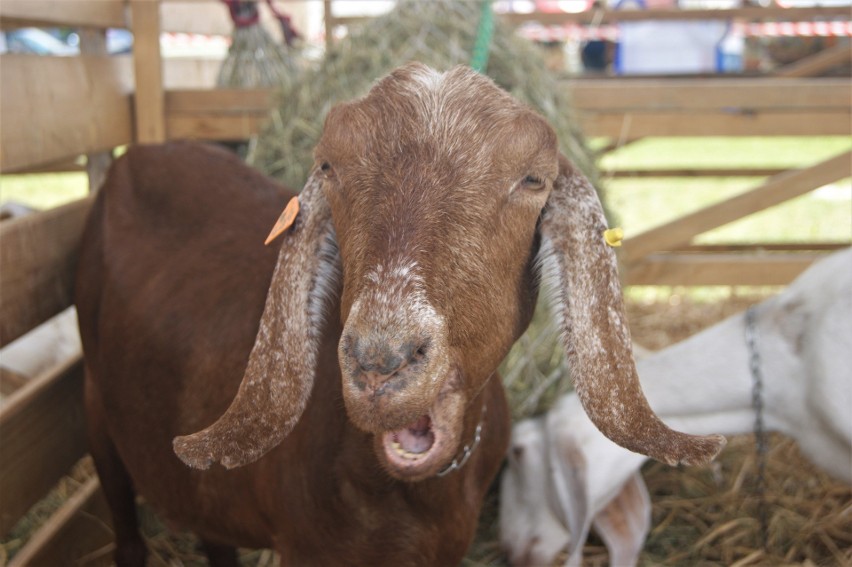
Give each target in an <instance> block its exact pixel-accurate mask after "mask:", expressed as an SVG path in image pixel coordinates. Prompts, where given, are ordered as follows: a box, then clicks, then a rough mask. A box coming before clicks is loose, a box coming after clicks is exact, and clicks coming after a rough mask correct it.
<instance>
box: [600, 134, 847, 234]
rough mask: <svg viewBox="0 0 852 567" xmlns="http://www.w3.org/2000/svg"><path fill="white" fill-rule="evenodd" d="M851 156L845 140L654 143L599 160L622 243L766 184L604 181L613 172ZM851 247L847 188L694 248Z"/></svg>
mask: <svg viewBox="0 0 852 567" xmlns="http://www.w3.org/2000/svg"><path fill="white" fill-rule="evenodd" d="M850 148H852V140H850V139H849V138H846V137H827V138H787V137H779V138H712V137H711V138H681V139H678V138H656V139H653V140H640V141H638V142H635V143H634V144H630V145H628V146H625V147H624V148H621V149H620V150H618V151H616V152H613V153H612V154H610V155H607V156H606V157H605V158H604V159H603V160H601V169H602V172H603V175H602V179H603V180H604V181H603V183H604V190H605V194H606V199H607V203H608V205H609V207H610V208H611V209H612V210H613V211H614V213H615V215H616V216H617V217H618V219H619V222H620V223H621V224H622V226H623V228H624V230H625V234H626V236H627V237H628V238H629V237H630V236H631V235H636V234H639V233H641V232H643V231H645V230H648V229H649V228H652V227H655V226H658V225H661V224H664V223H666V222H668V221H671V220H674V219H676V218H678V217H680V216H682V215H684V214H687V213H690V212H693V211H697V210H699V209H701V208H703V207H706V206H708V205H711V204H713V203H717V202H719V201H722V200H724V199H727V198H730V197H732V196H734V195H737V194H740V193H743V192H745V191H747V190H749V189H751V188H753V187H757V186H758V185H760V184H761V183H762V182H763V179H761V178H696V177H693V178H661V179H647V178H642V179H623V178H622V179H607V177H606V171H608V170H612V169H643V168H645V169H657V168H673V169H677V168H713V167H725V168H732V167H807V166H809V165H813V164H815V163H819V162H820V161H822V160H825V159H827V158H830V157H833V156H835V155H837V154H839V153H841V152H843V151H848V150H849V149H850ZM850 239H852V186H850V183H849V180H848V179H847V180H843V181H839V182H837V183H835V184H833V185H832V186H829V187H828V188H825V189H822V190H819V191H815V192H811V193H808V194H806V195H803V196H802V197H798V198H796V199H793V200H790V201H787V202H786V203H782V204H780V205H778V206H775V207H771V208H770V209H767V210H765V211H763V212H760V213H757V214H755V215H751V216H750V217H748V218H744V219H743V220H740V221H737V222H734V223H731V224H729V225H727V226H724V227H720V228H718V229H716V230H713V231H710V232H708V233H706V234H703V235H701V236H699V237H698V238H697V239H696V242H697V243H701V244H720V243H751V242H808V241H817V240H822V241H848V240H850Z"/></svg>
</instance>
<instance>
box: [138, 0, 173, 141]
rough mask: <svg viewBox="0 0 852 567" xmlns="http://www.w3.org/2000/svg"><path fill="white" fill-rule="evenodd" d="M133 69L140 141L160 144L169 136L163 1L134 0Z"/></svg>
mask: <svg viewBox="0 0 852 567" xmlns="http://www.w3.org/2000/svg"><path fill="white" fill-rule="evenodd" d="M130 10H131V13H132V18H133V69H134V77H135V80H136V94H135V95H134V97H133V102H134V105H135V108H134V109H135V113H136V141H137V142H139V143H142V144H156V143H160V142H164V141H165V140H166V118H165V96H164V94H163V63H162V57H161V55H160V1H159V0H131V1H130Z"/></svg>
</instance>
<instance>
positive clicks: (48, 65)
mask: <svg viewBox="0 0 852 567" xmlns="http://www.w3.org/2000/svg"><path fill="white" fill-rule="evenodd" d="M0 68H2V69H3V78H4V80H3V81H0V115H2V116H3V128H2V129H0V169H2V170H3V172H4V173H10V172H13V171H15V170H22V169H27V168H32V167H33V166H37V165H39V164H46V163H50V162H55V161H58V160H61V159H63V158H69V157H76V156H79V155H80V154H83V153H90V152H97V151H103V150H109V149H112V148H114V147H116V146H120V145H123V144H127V143H129V142H130V141H131V140H132V121H131V107H130V98H129V96H128V93H129V92H130V87H129V85H126V84H123V83H122V81H121V79H120V78H119V65H118V64H117V63H116V62H115V61H113V60H112V58H110V57H98V56H85V55H84V56H80V57H48V56H36V55H19V54H9V55H2V56H0Z"/></svg>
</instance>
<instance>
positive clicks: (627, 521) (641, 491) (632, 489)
mask: <svg viewBox="0 0 852 567" xmlns="http://www.w3.org/2000/svg"><path fill="white" fill-rule="evenodd" d="M592 525H593V526H594V528H595V531H596V532H597V533H598V535H599V536H600V537H601V539H602V540H603V541H604V544H606V548H607V549H608V550H609V563H610V565H636V564H638V563H639V554H640V553H641V552H642V548H643V547H644V546H645V538H647V537H648V530H649V529H650V527H651V496H650V495H649V494H648V487H646V486H645V480H644V479H643V478H642V473H641V472H639V471H636V472H634V473H633V476H631V477H630V478H629V479H628V480H627V481H626V482H625V483H624V485H623V486H622V487H621V490H619V491H618V494H616V495H615V497H614V498H613V499H612V500H610V502H609V503H608V504H607V505H606V506H605V507H604V509H603V510H601V511H600V512H598V513H597V515H595V520H594V522H593V524H592Z"/></svg>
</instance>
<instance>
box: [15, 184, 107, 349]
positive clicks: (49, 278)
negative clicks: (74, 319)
mask: <svg viewBox="0 0 852 567" xmlns="http://www.w3.org/2000/svg"><path fill="white" fill-rule="evenodd" d="M90 204H91V203H90V200H89V199H85V200H82V201H77V202H75V203H71V204H69V205H65V206H63V207H59V208H55V209H51V210H48V211H43V212H40V213H36V214H32V215H28V216H26V217H21V218H18V219H13V220H9V221H5V222H3V223H2V224H0V242H2V246H0V265H2V266H3V268H2V269H0V288H2V290H3V299H2V302H0V345H5V344H8V343H9V342H11V341H13V340H15V339H16V338H18V337H20V336H21V335H23V334H24V333H25V332H27V331H29V330H30V329H32V328H34V327H35V326H36V325H38V324H40V323H42V322H44V321H46V320H47V319H49V318H50V317H52V316H54V315H56V314H57V313H59V312H60V311H62V310H63V309H65V308H66V307H68V306H69V305H71V298H72V295H73V289H74V270H75V269H76V264H77V251H78V247H79V243H80V236H81V233H82V230H83V223H84V221H85V218H86V214H87V212H88V210H89V206H90Z"/></svg>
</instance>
